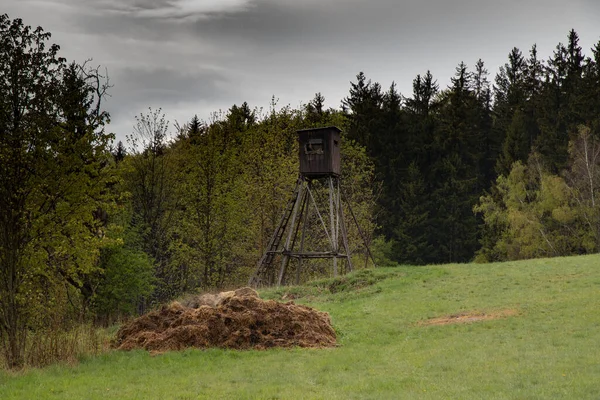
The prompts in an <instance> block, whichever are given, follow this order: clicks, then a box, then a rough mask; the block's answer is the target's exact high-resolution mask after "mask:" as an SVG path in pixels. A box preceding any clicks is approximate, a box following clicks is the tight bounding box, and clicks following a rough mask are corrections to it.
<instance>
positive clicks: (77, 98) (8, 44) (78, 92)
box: [0, 15, 113, 367]
mask: <svg viewBox="0 0 600 400" xmlns="http://www.w3.org/2000/svg"><path fill="white" fill-rule="evenodd" d="M49 39H50V34H49V33H46V32H44V31H43V29H42V28H36V29H35V30H32V29H31V27H29V26H26V25H24V24H23V22H22V21H21V20H20V19H15V20H12V21H11V20H9V18H8V16H7V15H2V16H0V132H1V135H0V181H1V182H2V185H0V226H2V229H3V234H2V235H0V342H1V344H2V349H3V351H4V354H5V357H6V360H7V362H8V364H9V365H10V366H12V367H19V366H20V365H22V364H23V362H24V358H23V357H24V356H23V351H24V349H25V346H26V338H27V331H28V330H35V329H41V328H44V327H47V326H48V325H49V324H54V325H56V324H61V323H62V322H63V320H64V318H66V317H67V316H69V313H70V308H71V307H72V305H73V304H76V307H77V306H78V305H79V304H78V303H79V301H80V299H79V298H77V297H78V294H81V295H82V296H83V297H84V299H85V297H86V294H88V292H89V290H88V289H89V286H88V285H87V283H88V279H87V278H88V277H89V276H90V275H91V274H93V273H94V272H95V271H96V260H97V258H98V255H99V251H100V248H101V247H102V246H103V245H104V244H106V243H108V242H109V241H108V240H104V239H103V236H104V235H103V230H104V222H103V221H102V218H100V217H99V216H100V215H101V214H102V212H101V211H102V210H103V208H105V207H106V206H107V204H108V202H109V201H110V196H109V195H108V194H107V191H106V190H105V189H106V187H107V186H108V185H109V184H110V183H111V182H112V181H113V178H112V175H113V170H112V168H111V166H110V162H109V159H110V158H109V153H108V144H109V142H110V140H111V139H112V135H109V134H107V133H105V132H104V128H103V127H104V124H105V122H106V121H107V118H108V115H107V114H106V113H104V112H102V111H101V110H100V102H101V100H102V98H103V96H104V92H105V90H106V88H107V84H106V83H105V81H104V77H102V76H101V75H100V74H99V73H98V71H97V70H93V69H89V68H87V67H86V66H85V65H83V66H78V65H76V64H71V65H67V64H66V61H65V60H64V59H63V58H61V57H58V51H59V47H58V46H57V45H51V46H49V47H47V46H46V42H47V41H48V40H49ZM72 296H75V297H76V300H73V298H72ZM71 316H72V315H71Z"/></svg>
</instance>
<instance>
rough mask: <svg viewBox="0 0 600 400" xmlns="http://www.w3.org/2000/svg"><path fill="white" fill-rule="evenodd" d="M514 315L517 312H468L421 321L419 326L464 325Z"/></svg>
mask: <svg viewBox="0 0 600 400" xmlns="http://www.w3.org/2000/svg"><path fill="white" fill-rule="evenodd" d="M514 315H518V312H517V310H500V311H494V312H488V313H484V312H470V313H461V314H454V315H448V316H444V317H439V318H432V319H428V320H427V321H422V322H420V323H419V325H422V326H430V325H448V324H465V323H470V322H479V321H487V320H491V319H499V318H506V317H512V316H514Z"/></svg>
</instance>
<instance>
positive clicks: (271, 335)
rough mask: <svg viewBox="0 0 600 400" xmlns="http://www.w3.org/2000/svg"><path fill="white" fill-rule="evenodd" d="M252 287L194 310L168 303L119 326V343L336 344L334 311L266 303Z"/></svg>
mask: <svg viewBox="0 0 600 400" xmlns="http://www.w3.org/2000/svg"><path fill="white" fill-rule="evenodd" d="M248 289H249V288H244V289H243V290H241V291H239V290H238V291H236V292H224V294H223V293H221V294H219V295H213V296H216V297H218V300H217V301H215V303H218V304H216V305H215V306H212V305H206V304H200V305H198V308H192V307H186V306H184V305H182V304H180V303H177V302H174V303H172V304H170V305H168V306H163V307H162V308H161V309H160V310H158V311H152V312H150V313H148V314H146V315H143V316H141V317H139V318H137V319H135V320H133V321H132V322H131V323H129V324H127V325H125V326H123V327H122V328H121V329H119V331H118V332H117V339H116V347H117V348H118V349H120V350H131V349H136V348H143V349H146V350H150V351H153V352H163V351H169V350H181V349H184V348H188V347H196V348H209V347H221V348H229V349H266V348H269V347H294V346H299V347H332V346H335V344H336V336H335V331H334V330H333V327H332V326H331V321H330V319H329V314H327V313H324V312H320V311H317V310H314V309H312V308H310V307H305V306H301V305H296V304H294V303H293V302H288V303H277V302H275V301H273V300H269V301H264V300H261V299H260V298H258V294H256V292H255V291H253V290H252V289H249V290H248ZM250 291H252V292H250ZM205 300H206V299H205Z"/></svg>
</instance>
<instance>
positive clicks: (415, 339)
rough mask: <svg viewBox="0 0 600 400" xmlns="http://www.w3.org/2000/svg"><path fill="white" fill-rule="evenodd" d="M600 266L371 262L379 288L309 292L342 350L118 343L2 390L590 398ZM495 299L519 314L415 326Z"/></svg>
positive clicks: (2, 382) (82, 395) (14, 379)
mask: <svg viewBox="0 0 600 400" xmlns="http://www.w3.org/2000/svg"><path fill="white" fill-rule="evenodd" d="M599 267H600V256H597V255H594V256H584V257H571V258H557V259H546V260H533V261H524V262H512V263H503V264H491V265H472V264H470V265H444V266H428V267H398V268H393V269H392V268H388V269H379V270H377V271H376V274H377V275H378V274H387V275H388V276H389V277H388V278H387V279H385V280H381V281H379V282H378V283H376V284H375V285H374V286H370V287H367V288H363V289H361V290H359V291H347V292H344V291H342V292H340V293H338V294H335V295H332V294H327V295H317V296H315V297H311V298H308V299H306V300H304V301H305V302H307V303H308V304H310V305H313V306H315V307H317V308H318V309H320V310H324V311H328V312H329V313H330V314H331V317H332V321H333V323H334V325H335V327H336V329H337V330H338V332H339V339H340V340H339V342H340V347H338V348H335V349H328V350H305V349H294V350H269V351H246V352H235V351H225V350H208V351H198V350H189V351H185V352H181V353H170V354H164V355H159V356H155V357H151V356H150V355H148V354H147V353H145V352H129V353H124V352H114V353H111V354H107V355H105V356H102V357H99V358H95V359H89V360H83V361H82V362H81V363H80V364H79V365H78V366H76V367H65V366H56V367H51V368H47V369H44V370H40V371H30V372H27V373H24V374H19V375H11V376H9V375H6V374H5V373H2V372H0V399H4V400H8V399H16V398H19V399H25V398H32V399H33V398H35V399H45V398H51V399H69V398H73V399H151V398H156V399H196V398H211V399H217V398H226V399H238V398H239V399H244V398H248V399H251V398H259V399H278V398H281V399H303V398H306V399H311V398H323V399H336V398H337V399H352V398H356V399H369V398H371V399H384V398H393V399H396V398H406V399H420V398H422V399H441V398H448V399H458V398H460V399H468V398H472V399H484V398H485V399H517V398H518V399H548V398H564V399H575V398H577V399H592V398H593V399H595V398H598V393H599V391H598V390H599V389H598V387H599V386H598V382H600V348H599V346H598V343H600V312H598V310H597V305H598V301H599V299H600V268H599ZM303 290H305V289H303ZM306 290H308V289H306ZM306 290H305V291H306ZM311 290H312V291H313V292H314V291H315V290H314V289H311ZM309 291H310V290H309ZM265 295H266V296H271V297H274V296H277V295H278V292H275V291H272V292H268V293H266V294H265ZM297 302H303V301H301V300H298V301H297ZM503 309H516V310H517V311H518V313H519V314H518V315H517V316H513V317H509V318H505V319H497V320H491V321H480V322H474V323H471V324H455V325H444V326H421V325H419V324H418V323H419V321H423V320H425V319H428V318H433V317H438V316H443V315H448V314H455V313H461V312H465V311H484V312H486V311H487V312H490V311H497V310H503Z"/></svg>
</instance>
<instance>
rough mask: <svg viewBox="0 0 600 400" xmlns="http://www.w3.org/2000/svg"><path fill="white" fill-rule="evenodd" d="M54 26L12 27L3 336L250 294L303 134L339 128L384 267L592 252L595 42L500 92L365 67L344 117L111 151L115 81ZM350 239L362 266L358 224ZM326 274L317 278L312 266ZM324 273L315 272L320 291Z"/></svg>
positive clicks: (22, 353)
mask: <svg viewBox="0 0 600 400" xmlns="http://www.w3.org/2000/svg"><path fill="white" fill-rule="evenodd" d="M49 40H50V34H49V33H47V32H44V31H43V29H41V28H37V29H32V28H31V27H29V26H27V25H25V24H24V23H23V22H22V21H21V20H20V19H15V20H11V19H9V17H8V16H7V15H3V16H0V86H1V90H0V133H1V139H0V181H1V182H2V184H1V185H0V224H1V234H0V274H1V276H0V308H1V310H0V342H1V344H2V353H3V359H4V360H5V362H6V363H7V365H8V366H10V367H18V366H21V365H23V364H24V363H26V362H27V360H26V354H27V353H26V350H27V346H28V339H27V338H28V337H30V336H32V335H33V336H35V335H40V334H44V332H47V331H48V330H55V329H68V328H69V327H70V326H72V325H73V324H76V323H81V322H82V321H94V322H95V323H100V324H110V323H112V322H113V321H116V320H118V319H120V318H123V317H126V316H131V315H135V314H137V313H139V312H143V311H144V310H146V309H148V307H152V306H155V305H157V304H161V303H164V302H167V301H169V300H172V299H174V298H177V297H178V296H181V295H183V294H185V293H189V292H194V291H200V290H213V289H217V288H227V287H233V286H236V285H241V284H244V283H245V282H247V279H248V277H249V276H250V274H251V273H252V272H253V271H254V268H255V266H256V262H257V261H258V259H259V258H260V256H261V254H262V252H263V251H264V250H265V248H266V246H267V244H268V241H269V238H270V236H271V234H272V232H273V231H274V229H275V228H276V225H277V222H278V220H279V218H280V216H281V213H282V211H283V209H284V206H285V204H286V202H287V200H288V199H289V196H290V195H291V191H292V189H293V186H294V183H295V181H296V178H297V175H298V160H297V154H298V144H297V141H296V131H297V130H299V129H304V128H309V127H322V126H330V125H336V126H338V127H339V128H341V129H342V130H343V141H342V171H343V177H342V185H343V190H344V192H345V193H346V196H347V198H348V200H349V202H350V204H352V208H353V210H354V213H355V214H356V216H357V219H358V222H359V224H360V226H361V228H362V229H363V230H364V232H365V233H366V239H367V242H369V244H370V245H372V247H373V248H374V250H375V253H376V255H377V259H378V260H381V261H382V262H385V263H393V262H398V263H403V264H414V265H417V264H427V263H448V262H469V261H473V260H475V261H478V262H490V261H501V260H516V259H525V258H534V257H548V256H561V255H571V254H584V253H595V252H598V248H599V245H600V210H599V207H598V206H597V205H596V193H598V188H599V186H600V141H599V135H600V42H599V43H598V44H597V45H595V46H594V48H593V49H592V50H591V52H592V53H591V57H587V56H585V55H584V53H583V51H582V49H581V47H580V46H579V44H578V43H579V38H578V36H577V33H576V32H575V31H574V30H573V31H571V32H569V34H568V38H567V44H566V45H564V44H562V43H561V44H558V46H557V47H556V49H555V51H554V52H553V54H552V56H551V57H550V58H549V59H547V60H542V59H540V58H539V57H538V54H537V50H536V47H535V45H534V46H533V47H532V48H531V50H530V51H529V52H528V53H527V54H523V53H522V52H521V51H520V50H519V49H517V48H514V49H512V50H511V51H510V53H509V55H508V62H507V63H506V64H505V65H504V66H502V67H501V68H500V70H499V72H498V73H497V74H496V76H495V78H494V79H493V83H492V82H491V78H490V75H489V72H488V71H487V69H486V68H485V65H484V62H483V61H482V60H479V61H478V62H477V63H476V64H475V66H474V67H473V68H472V69H470V68H468V67H467V65H466V64H464V63H460V64H459V65H458V66H457V68H456V73H455V75H454V77H453V78H452V79H451V82H450V84H449V85H448V86H447V87H446V88H443V89H440V86H439V84H438V83H437V81H436V80H435V78H434V77H433V76H432V74H431V73H429V72H426V73H425V74H424V75H419V76H417V77H416V78H415V79H414V81H413V93H412V94H410V95H408V96H403V95H401V94H400V93H398V91H397V90H396V86H395V84H394V83H392V84H391V86H390V87H389V89H387V90H384V89H382V86H381V85H380V84H379V83H377V82H372V81H371V80H369V79H368V78H367V77H366V75H365V74H363V73H362V72H361V73H359V74H358V75H357V77H356V81H355V82H351V84H350V90H349V94H348V96H347V97H346V98H344V99H343V100H342V101H341V107H340V108H339V109H332V108H326V107H325V106H324V104H325V103H324V102H325V99H324V97H323V96H322V95H321V94H320V93H318V94H316V96H315V97H314V98H313V99H312V100H310V101H309V102H308V103H307V104H306V105H305V106H302V107H299V108H297V109H294V108H291V107H289V106H284V107H279V108H278V106H277V104H276V100H275V99H273V101H272V104H271V106H270V108H269V109H268V110H263V109H258V108H252V107H251V106H249V105H248V104H247V103H242V104H241V106H238V105H233V106H232V107H231V108H230V109H229V110H227V111H226V112H220V113H215V114H213V116H212V118H211V120H210V121H201V120H200V119H199V118H198V117H197V116H190V120H189V122H187V123H184V124H177V123H175V124H171V123H170V122H169V121H168V120H167V119H166V116H165V115H163V114H162V112H161V110H151V109H150V110H149V111H148V112H147V113H144V114H141V115H139V116H138V117H137V118H136V124H135V126H134V128H133V130H132V132H131V133H129V134H128V135H127V140H126V141H125V143H123V142H118V143H115V135H114V134H113V133H110V129H109V125H108V123H109V118H110V117H109V115H108V113H106V112H105V111H104V110H103V108H102V106H103V103H102V102H103V100H104V98H105V97H106V95H107V94H108V93H109V92H110V86H111V85H110V81H109V79H108V76H107V75H106V74H104V73H103V72H102V71H103V70H102V69H101V68H100V67H91V62H85V63H83V64H77V63H68V62H67V60H65V59H64V58H61V57H60V56H59V47H58V46H57V45H50V44H49ZM348 234H349V238H350V242H351V243H350V245H351V248H352V251H353V253H354V254H355V257H356V259H357V261H358V260H360V262H358V263H356V264H358V265H367V264H366V254H365V248H364V246H363V243H362V240H360V235H359V232H358V231H357V229H356V227H355V226H354V225H352V224H350V229H349V232H348ZM316 270H318V269H314V270H313V271H316ZM314 276H316V273H314V274H313V273H311V272H310V271H309V272H307V273H306V275H305V276H303V279H311V278H313V277H314Z"/></svg>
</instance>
